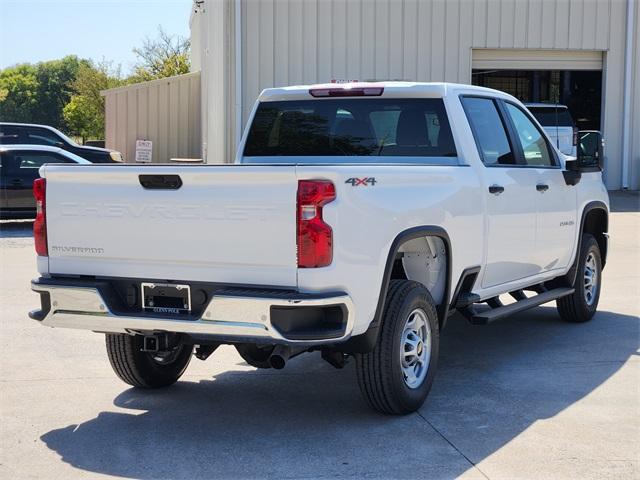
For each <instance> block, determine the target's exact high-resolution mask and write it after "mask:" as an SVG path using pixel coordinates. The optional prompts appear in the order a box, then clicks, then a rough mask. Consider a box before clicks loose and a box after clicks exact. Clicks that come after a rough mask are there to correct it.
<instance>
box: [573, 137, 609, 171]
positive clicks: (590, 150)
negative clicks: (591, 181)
mask: <svg viewBox="0 0 640 480" xmlns="http://www.w3.org/2000/svg"><path fill="white" fill-rule="evenodd" d="M603 145H604V142H603V140H602V133H601V132H599V131H597V130H580V131H579V132H578V145H577V147H576V150H577V161H576V167H577V170H578V171H580V172H594V171H600V172H601V171H602V167H603V165H604V156H603V153H602V147H603Z"/></svg>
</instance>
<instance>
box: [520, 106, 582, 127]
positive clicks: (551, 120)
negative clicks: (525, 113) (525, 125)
mask: <svg viewBox="0 0 640 480" xmlns="http://www.w3.org/2000/svg"><path fill="white" fill-rule="evenodd" d="M528 108H529V111H530V112H531V113H532V114H533V116H534V117H536V120H538V122H540V125H542V126H543V127H555V126H556V125H557V126H559V127H573V119H572V118H571V114H570V113H569V109H568V108H567V107H558V108H554V107H553V106H549V107H528Z"/></svg>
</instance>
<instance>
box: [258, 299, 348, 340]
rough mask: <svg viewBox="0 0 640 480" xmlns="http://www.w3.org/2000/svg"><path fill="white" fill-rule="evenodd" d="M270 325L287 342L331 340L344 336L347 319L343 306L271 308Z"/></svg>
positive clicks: (339, 304)
mask: <svg viewBox="0 0 640 480" xmlns="http://www.w3.org/2000/svg"><path fill="white" fill-rule="evenodd" d="M270 310H271V324H272V325H273V327H274V328H275V329H276V330H277V331H278V333H280V335H282V336H283V337H284V338H286V339H287V340H331V339H335V338H340V337H342V336H344V334H345V332H346V329H347V319H348V317H349V314H348V311H347V308H346V306H345V305H344V304H342V303H338V304H335V305H318V306H297V307H296V306H272V307H271V309H270Z"/></svg>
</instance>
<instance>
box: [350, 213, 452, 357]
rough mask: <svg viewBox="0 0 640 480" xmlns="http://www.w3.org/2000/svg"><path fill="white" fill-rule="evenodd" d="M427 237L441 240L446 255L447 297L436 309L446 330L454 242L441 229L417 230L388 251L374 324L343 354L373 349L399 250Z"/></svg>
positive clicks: (410, 230)
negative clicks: (408, 243)
mask: <svg viewBox="0 0 640 480" xmlns="http://www.w3.org/2000/svg"><path fill="white" fill-rule="evenodd" d="M424 237H437V238H439V239H440V240H442V243H443V245H444V249H445V253H446V262H445V269H446V271H445V274H444V275H445V286H444V293H443V296H442V301H441V302H440V303H439V304H438V305H437V307H436V310H437V313H438V323H439V326H440V328H442V327H443V326H444V323H445V321H446V319H447V317H448V315H449V300H450V296H451V265H452V252H451V240H450V238H449V234H448V233H447V231H446V230H445V229H444V228H442V227H440V226H436V225H422V226H416V227H412V228H408V229H406V230H404V231H402V232H400V233H399V234H398V235H397V236H396V237H395V239H394V240H393V242H392V243H391V247H390V248H389V252H388V254H387V260H386V263H385V268H384V273H383V277H382V284H381V286H380V292H379V294H378V302H377V305H376V310H375V314H374V317H373V320H372V322H371V324H370V325H369V328H368V329H367V331H366V332H365V333H363V334H361V335H357V336H355V337H352V338H351V339H349V340H348V341H347V342H345V343H344V344H342V345H341V346H340V350H342V351H344V352H346V353H366V352H369V351H371V350H372V349H373V347H374V346H375V343H376V341H377V339H378V333H379V330H380V322H381V318H382V313H383V310H384V302H385V298H386V296H387V291H388V289H389V283H390V282H391V279H392V278H393V273H394V265H395V263H396V257H397V255H398V253H399V251H400V248H401V247H402V245H404V244H405V243H407V242H410V241H411V240H415V239H418V238H424Z"/></svg>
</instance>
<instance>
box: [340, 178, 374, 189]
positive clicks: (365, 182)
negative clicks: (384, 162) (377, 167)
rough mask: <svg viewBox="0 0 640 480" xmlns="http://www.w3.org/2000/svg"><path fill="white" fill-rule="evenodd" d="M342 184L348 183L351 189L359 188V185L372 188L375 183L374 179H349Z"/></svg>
mask: <svg viewBox="0 0 640 480" xmlns="http://www.w3.org/2000/svg"><path fill="white" fill-rule="evenodd" d="M344 183H350V184H351V186H352V187H359V186H360V185H362V186H364V187H366V186H368V185H371V186H374V185H375V184H376V183H377V181H376V177H364V178H355V177H354V178H350V179H348V180H347V181H346V182H344Z"/></svg>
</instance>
